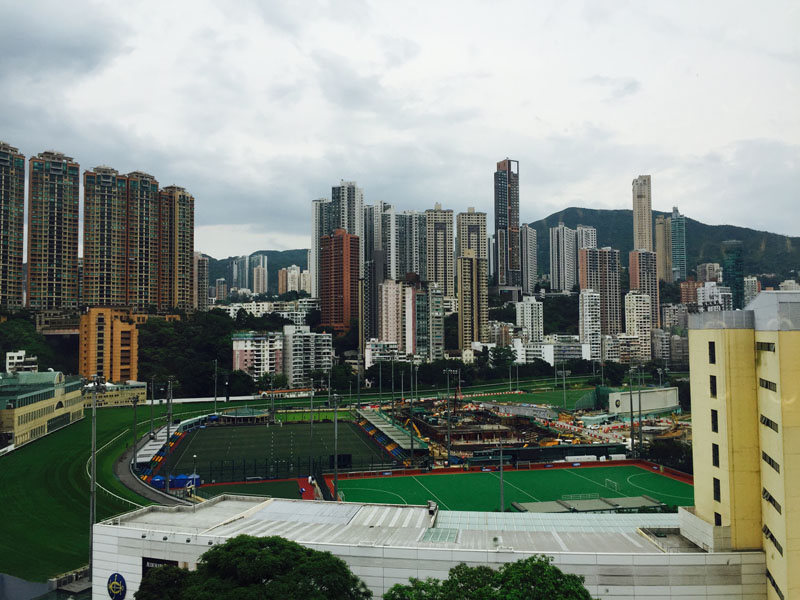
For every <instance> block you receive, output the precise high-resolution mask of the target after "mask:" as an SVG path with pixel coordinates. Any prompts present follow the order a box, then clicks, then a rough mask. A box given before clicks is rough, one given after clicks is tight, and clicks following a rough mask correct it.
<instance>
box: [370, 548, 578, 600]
mask: <svg viewBox="0 0 800 600" xmlns="http://www.w3.org/2000/svg"><path fill="white" fill-rule="evenodd" d="M550 561H551V559H550V558H549V557H547V556H543V555H536V556H531V557H530V558H526V559H524V560H519V561H517V562H513V563H506V564H504V565H502V566H501V567H500V568H499V569H497V570H496V571H495V570H494V569H491V568H489V567H485V566H478V567H468V566H467V565H465V564H464V563H462V564H460V565H458V566H455V567H453V568H452V569H450V573H449V576H448V578H447V579H445V580H444V581H439V580H438V579H427V580H425V581H421V580H419V579H414V578H412V579H411V581H410V583H408V584H405V585H404V584H399V583H398V584H396V585H394V586H392V588H391V589H390V590H389V591H388V592H386V593H385V594H384V595H383V598H384V600H461V599H463V598H471V599H473V598H474V599H477V600H501V599H502V600H545V599H547V600H551V599H552V600H584V599H585V600H591V596H590V595H589V592H588V591H587V590H586V588H585V587H583V577H581V576H579V575H573V574H568V573H564V572H563V571H561V569H559V568H558V567H556V566H554V565H553V564H551V562H550Z"/></svg>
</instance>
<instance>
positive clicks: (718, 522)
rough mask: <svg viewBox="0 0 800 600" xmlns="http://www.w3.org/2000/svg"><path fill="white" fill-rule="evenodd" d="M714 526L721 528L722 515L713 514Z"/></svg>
mask: <svg viewBox="0 0 800 600" xmlns="http://www.w3.org/2000/svg"><path fill="white" fill-rule="evenodd" d="M714 526H715V527H722V515H721V514H719V513H717V512H715V513H714Z"/></svg>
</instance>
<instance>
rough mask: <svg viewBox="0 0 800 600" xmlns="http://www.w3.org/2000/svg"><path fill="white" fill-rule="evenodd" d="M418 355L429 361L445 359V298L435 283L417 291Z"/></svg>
mask: <svg viewBox="0 0 800 600" xmlns="http://www.w3.org/2000/svg"><path fill="white" fill-rule="evenodd" d="M415 299H416V313H415V321H416V341H415V343H416V354H417V356H420V357H422V358H427V359H428V360H431V361H433V360H440V359H442V358H444V296H443V295H442V291H441V290H440V289H439V286H437V285H436V284H435V283H429V284H427V285H426V286H424V287H422V288H421V289H417V290H416V296H415Z"/></svg>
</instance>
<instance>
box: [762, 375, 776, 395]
mask: <svg viewBox="0 0 800 600" xmlns="http://www.w3.org/2000/svg"><path fill="white" fill-rule="evenodd" d="M758 385H760V386H761V387H762V388H764V389H767V390H770V391H771V392H777V391H778V384H776V383H774V382H772V381H769V380H767V379H761V378H759V379H758Z"/></svg>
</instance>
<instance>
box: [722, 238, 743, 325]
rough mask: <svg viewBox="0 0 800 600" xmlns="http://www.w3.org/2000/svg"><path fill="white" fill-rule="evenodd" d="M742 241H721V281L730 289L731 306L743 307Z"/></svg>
mask: <svg viewBox="0 0 800 600" xmlns="http://www.w3.org/2000/svg"><path fill="white" fill-rule="evenodd" d="M743 251H744V250H743V247H742V242H740V241H739V240H727V241H725V242H722V252H723V254H724V258H723V260H722V283H724V284H725V285H726V286H728V287H729V288H730V289H731V294H733V308H735V309H736V308H744V259H743Z"/></svg>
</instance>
